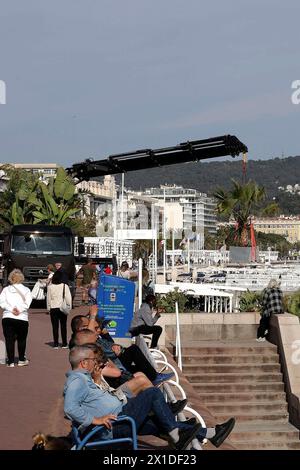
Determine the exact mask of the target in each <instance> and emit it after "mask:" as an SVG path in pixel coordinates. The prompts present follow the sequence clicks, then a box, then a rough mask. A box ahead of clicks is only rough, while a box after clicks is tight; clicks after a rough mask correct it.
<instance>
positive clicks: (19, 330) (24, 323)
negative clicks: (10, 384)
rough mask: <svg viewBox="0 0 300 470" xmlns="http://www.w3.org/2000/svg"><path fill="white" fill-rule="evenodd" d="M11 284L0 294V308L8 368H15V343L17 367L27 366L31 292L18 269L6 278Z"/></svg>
mask: <svg viewBox="0 0 300 470" xmlns="http://www.w3.org/2000/svg"><path fill="white" fill-rule="evenodd" d="M8 282H9V283H10V284H11V285H10V286H7V287H5V288H4V289H3V291H2V292H1V294H0V307H1V308H3V317H2V327H3V334H4V337H5V344H6V352H7V358H8V363H7V366H8V367H14V366H15V341H16V340H17V344H18V353H19V361H18V366H28V364H29V361H28V360H27V359H26V357H25V350H26V339H27V334H28V309H29V307H30V304H31V302H32V296H31V291H30V289H28V287H25V286H24V285H23V284H22V283H23V282H24V276H23V273H22V271H20V269H14V270H13V271H12V272H11V273H10V275H9V276H8Z"/></svg>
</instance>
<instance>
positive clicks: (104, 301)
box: [97, 274, 135, 338]
mask: <svg viewBox="0 0 300 470" xmlns="http://www.w3.org/2000/svg"><path fill="white" fill-rule="evenodd" d="M134 297H135V283H134V282H132V281H128V280H127V279H123V278H121V277H117V276H111V275H106V274H101V276H100V278H99V286H98V292H97V305H98V317H100V318H101V317H102V318H104V319H105V320H107V321H108V323H107V327H106V328H107V329H108V331H109V333H110V335H111V336H115V337H117V338H128V337H131V335H130V333H128V330H129V327H130V324H131V321H132V317H133V308H134Z"/></svg>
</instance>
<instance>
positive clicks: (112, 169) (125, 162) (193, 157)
mask: <svg viewBox="0 0 300 470" xmlns="http://www.w3.org/2000/svg"><path fill="white" fill-rule="evenodd" d="M247 151H248V149H247V147H246V145H245V144H243V143H242V142H241V141H240V140H239V139H238V138H237V137H235V136H234V135H223V136H220V137H212V138H211V139H204V140H193V141H187V142H183V143H181V144H179V145H176V146H175V147H165V148H160V149H142V150H137V151H134V152H127V153H120V154H116V155H110V156H108V157H107V158H105V159H103V160H92V159H87V160H85V161H84V162H81V163H75V164H74V165H72V167H71V168H68V169H67V171H68V173H69V174H70V175H72V176H73V177H75V178H77V179H78V180H79V181H88V180H89V179H90V178H92V177H95V176H105V175H113V174H117V173H126V172H128V171H136V170H145V169H147V168H154V167H160V166H164V165H173V164H175V163H187V162H193V161H195V162H197V161H199V160H204V159H209V158H216V157H224V156H226V155H231V156H232V157H236V156H238V155H239V154H240V153H246V152H247Z"/></svg>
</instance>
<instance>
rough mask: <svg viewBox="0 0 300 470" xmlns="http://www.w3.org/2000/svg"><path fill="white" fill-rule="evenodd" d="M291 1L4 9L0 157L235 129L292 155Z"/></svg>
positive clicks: (155, 142) (299, 10)
mask: <svg viewBox="0 0 300 470" xmlns="http://www.w3.org/2000/svg"><path fill="white" fill-rule="evenodd" d="M299 17H300V4H299V1H296V0H286V1H285V2H282V1H278V0H260V1H258V0H251V1H249V0H247V1H244V0H226V1H224V0H223V1H222V0H210V1H209V2H208V1H201V2H200V1H199V0H186V1H185V2H183V1H178V0H160V1H158V0H151V1H146V0H126V1H124V0H98V1H96V0H84V1H80V0H60V1H58V0H51V2H50V1H49V0H48V1H42V2H41V1H40V0H26V1H21V0H19V1H16V0H11V1H8V0H6V1H5V2H4V1H3V2H2V4H1V7H0V24H1V27H0V80H4V81H5V83H6V87H7V103H6V104H5V105H0V152H1V161H2V162H22V161H24V162H56V163H60V164H62V165H64V166H68V165H70V164H72V163H75V162H78V161H82V160H83V159H85V158H89V157H94V158H102V157H105V156H107V155H109V154H113V153H117V152H125V151H130V150H135V149H139V148H149V147H150V148H151V147H152V148H158V147H162V146H171V145H176V144H177V143H179V142H183V141H186V140H192V139H200V138H208V137H213V136H217V135H221V134H227V133H228V134H235V135H237V136H238V137H239V138H240V139H241V140H242V141H243V142H244V143H245V144H247V145H248V147H249V158H255V159H256V158H270V157H272V156H281V154H282V153H283V154H284V155H286V156H287V155H300V144H299V139H298V134H299V125H300V105H298V106H297V105H293V104H292V102H291V94H292V90H291V83H292V82H293V81H294V80H297V79H300V63H299V49H300V45H299V44H300V43H299Z"/></svg>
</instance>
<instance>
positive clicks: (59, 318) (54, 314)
mask: <svg viewBox="0 0 300 470" xmlns="http://www.w3.org/2000/svg"><path fill="white" fill-rule="evenodd" d="M50 317H51V323H52V332H53V341H54V346H58V328H59V324H60V332H61V339H62V344H63V346H67V344H68V343H67V315H66V314H65V313H63V312H61V311H60V310H59V308H51V309H50Z"/></svg>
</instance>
